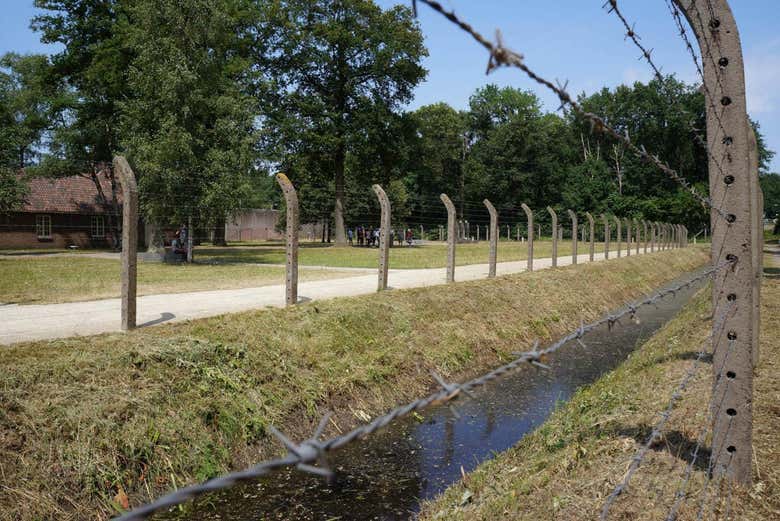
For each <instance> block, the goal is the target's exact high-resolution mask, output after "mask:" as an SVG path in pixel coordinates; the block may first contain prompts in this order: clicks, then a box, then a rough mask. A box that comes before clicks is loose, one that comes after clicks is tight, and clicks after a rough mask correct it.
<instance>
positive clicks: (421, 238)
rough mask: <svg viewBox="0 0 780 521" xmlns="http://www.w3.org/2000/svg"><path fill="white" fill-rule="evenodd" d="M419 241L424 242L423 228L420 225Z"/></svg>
mask: <svg viewBox="0 0 780 521" xmlns="http://www.w3.org/2000/svg"><path fill="white" fill-rule="evenodd" d="M420 240H421V241H424V240H425V228H423V225H422V224H421V225H420Z"/></svg>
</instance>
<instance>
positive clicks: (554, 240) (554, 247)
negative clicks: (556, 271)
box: [547, 206, 558, 268]
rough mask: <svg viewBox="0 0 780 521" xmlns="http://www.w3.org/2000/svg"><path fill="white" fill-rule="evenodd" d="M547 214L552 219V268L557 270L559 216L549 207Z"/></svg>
mask: <svg viewBox="0 0 780 521" xmlns="http://www.w3.org/2000/svg"><path fill="white" fill-rule="evenodd" d="M547 212H548V213H549V214H550V219H552V267H553V268H555V267H557V266H558V214H557V213H555V210H553V209H552V208H550V207H549V206H548V207H547Z"/></svg>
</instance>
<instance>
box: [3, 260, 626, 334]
mask: <svg viewBox="0 0 780 521" xmlns="http://www.w3.org/2000/svg"><path fill="white" fill-rule="evenodd" d="M610 254H611V256H612V257H613V258H614V257H615V255H616V252H614V251H613V252H610ZM624 255H625V253H624ZM603 259H604V254H603V253H597V254H596V258H595V260H596V261H600V260H603ZM577 262H579V263H586V262H588V255H587V254H585V255H579V256H578V257H577ZM551 264H552V259H550V258H545V259H536V260H535V261H534V269H536V270H539V269H545V268H549V267H550V266H551ZM569 264H571V256H566V257H563V258H559V259H558V265H559V266H567V265H569ZM525 269H526V261H517V262H502V263H499V264H498V265H497V266H496V271H497V273H498V275H508V274H511V273H520V272H523V271H525ZM487 275H488V265H487V264H471V265H467V266H457V267H456V268H455V280H456V281H466V280H477V279H484V278H487ZM445 282H446V269H445V268H431V269H405V270H390V273H389V285H390V287H391V288H395V289H401V288H415V287H423V286H435V285H438V284H444V283H445ZM376 287H377V275H376V273H373V274H370V275H363V276H355V277H349V278H341V279H330V280H321V281H312V282H302V283H300V284H299V286H298V295H299V299H300V300H302V301H308V300H323V299H330V298H335V297H348V296H355V295H366V294H370V293H374V292H376ZM137 306H138V324H139V326H140V327H147V326H152V325H156V324H162V323H168V322H179V321H183V320H190V319H194V318H203V317H211V316H215V315H221V314H224V313H235V312H238V311H246V310H250V309H260V308H265V307H283V306H284V285H275V286H262V287H257V288H244V289H229V290H219V291H195V292H190V293H170V294H161V295H147V296H143V297H138V304H137ZM119 316H120V300H119V299H118V298H113V299H105V300H93V301H88V302H72V303H66V304H35V305H16V304H12V305H6V306H0V344H13V343H15V342H24V341H28V340H47V339H54V338H64V337H71V336H79V335H93V334H97V333H107V332H112V331H119V330H120V322H119V321H120V318H119Z"/></svg>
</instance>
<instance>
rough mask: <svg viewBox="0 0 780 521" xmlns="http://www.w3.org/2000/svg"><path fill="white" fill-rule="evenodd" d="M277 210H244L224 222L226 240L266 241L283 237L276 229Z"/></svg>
mask: <svg viewBox="0 0 780 521" xmlns="http://www.w3.org/2000/svg"><path fill="white" fill-rule="evenodd" d="M278 220H279V210H270V209H256V210H245V211H244V212H242V213H240V214H238V215H237V216H236V217H235V218H233V219H229V220H228V222H227V223H225V239H226V240H227V241H268V240H279V239H284V234H283V233H279V232H277V231H276V224H277V222H278Z"/></svg>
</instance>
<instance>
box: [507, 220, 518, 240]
mask: <svg viewBox="0 0 780 521" xmlns="http://www.w3.org/2000/svg"><path fill="white" fill-rule="evenodd" d="M510 232H511V230H510V229H509V225H508V224H507V225H506V240H510V239H512V236H511V235H510ZM518 233H520V232H518Z"/></svg>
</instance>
